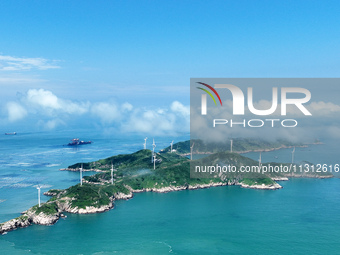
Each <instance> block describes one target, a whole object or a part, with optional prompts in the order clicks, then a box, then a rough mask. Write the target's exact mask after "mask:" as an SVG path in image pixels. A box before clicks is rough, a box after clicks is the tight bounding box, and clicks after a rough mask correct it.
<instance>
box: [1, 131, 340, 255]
mask: <svg viewBox="0 0 340 255" xmlns="http://www.w3.org/2000/svg"><path fill="white" fill-rule="evenodd" d="M73 137H79V138H81V139H82V140H93V141H94V143H93V144H91V145H86V146H82V147H79V148H78V149H75V148H70V147H66V146H63V144H66V143H67V142H68V141H69V139H71V138H73ZM143 139H144V137H141V136H129V137H115V136H106V135H105V134H101V133H93V132H88V131H85V130H84V131H78V132H77V134H74V133H73V132H72V131H64V132H59V133H56V132H53V133H49V132H46V133H26V134H18V135H17V136H4V137H1V139H0V143H1V147H0V155H1V157H0V200H4V201H3V202H1V203H0V221H1V222H3V221H6V220H8V219H11V218H13V217H17V216H18V215H19V213H20V212H21V211H23V210H25V209H27V208H29V207H30V206H32V205H35V204H36V203H37V190H36V189H35V188H34V187H33V186H34V185H36V184H45V185H49V186H51V187H53V188H66V187H68V186H70V185H74V184H76V183H77V182H78V181H79V174H78V173H71V172H63V171H59V170H58V169H59V168H63V167H67V166H68V165H70V164H73V163H75V162H79V161H84V162H87V161H92V160H96V159H99V158H105V157H108V156H111V155H115V154H120V153H130V152H133V151H136V150H139V149H141V148H143V142H144V140H143ZM185 139H188V136H186V137H156V138H155V141H156V144H157V149H161V148H163V147H166V146H168V145H169V143H170V142H171V141H172V140H175V142H177V141H181V140H185ZM151 143H152V141H151V139H149V140H148V146H149V148H150V147H151ZM247 156H249V157H252V158H254V159H258V153H248V154H247ZM295 158H296V162H300V161H301V162H302V161H303V160H307V161H310V162H313V163H327V164H335V163H339V162H338V161H339V159H340V157H339V150H338V149H337V144H336V143H335V142H334V141H333V142H332V141H330V142H328V143H326V144H324V145H317V146H311V147H309V148H297V149H296V152H295ZM290 159H291V149H285V150H279V151H273V152H266V153H262V160H263V162H265V161H279V162H290ZM281 185H283V186H284V188H283V189H281V190H276V191H260V190H249V189H241V188H239V187H217V188H210V189H204V190H193V191H180V192H172V193H166V194H157V193H142V194H136V195H135V197H134V198H133V199H131V200H129V201H117V202H116V204H115V209H113V210H111V211H109V212H106V213H102V214H95V215H71V214H68V217H67V218H66V219H61V220H59V221H58V223H57V224H55V225H53V226H31V227H29V228H26V229H19V230H16V231H13V232H10V233H8V234H6V235H3V236H0V248H1V254H168V253H173V254H340V225H339V222H340V213H339V212H340V180H339V179H338V178H334V179H326V180H316V179H293V180H290V181H287V182H281ZM46 190H48V188H46ZM47 199H48V198H47V197H44V198H43V201H46V200H47Z"/></svg>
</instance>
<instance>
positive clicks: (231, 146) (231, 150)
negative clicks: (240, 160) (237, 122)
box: [230, 139, 233, 152]
mask: <svg viewBox="0 0 340 255" xmlns="http://www.w3.org/2000/svg"><path fill="white" fill-rule="evenodd" d="M230 152H233V139H231V140H230Z"/></svg>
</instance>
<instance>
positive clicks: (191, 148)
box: [190, 143, 195, 160]
mask: <svg viewBox="0 0 340 255" xmlns="http://www.w3.org/2000/svg"><path fill="white" fill-rule="evenodd" d="M194 145H195V143H192V145H191V146H190V160H192V150H193V148H194Z"/></svg>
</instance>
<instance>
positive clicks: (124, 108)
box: [122, 102, 133, 111]
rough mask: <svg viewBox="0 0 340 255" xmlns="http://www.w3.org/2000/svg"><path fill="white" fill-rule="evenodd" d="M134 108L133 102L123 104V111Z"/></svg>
mask: <svg viewBox="0 0 340 255" xmlns="http://www.w3.org/2000/svg"><path fill="white" fill-rule="evenodd" d="M132 109H133V106H132V104H130V103H127V102H126V103H124V104H123V105H122V110H123V111H132Z"/></svg>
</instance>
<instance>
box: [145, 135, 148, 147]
mask: <svg viewBox="0 0 340 255" xmlns="http://www.w3.org/2000/svg"><path fill="white" fill-rule="evenodd" d="M146 140H148V138H147V137H145V139H144V150H145V149H146Z"/></svg>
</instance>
